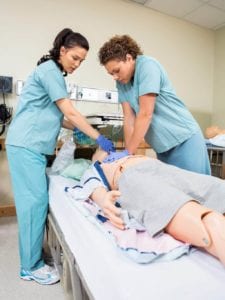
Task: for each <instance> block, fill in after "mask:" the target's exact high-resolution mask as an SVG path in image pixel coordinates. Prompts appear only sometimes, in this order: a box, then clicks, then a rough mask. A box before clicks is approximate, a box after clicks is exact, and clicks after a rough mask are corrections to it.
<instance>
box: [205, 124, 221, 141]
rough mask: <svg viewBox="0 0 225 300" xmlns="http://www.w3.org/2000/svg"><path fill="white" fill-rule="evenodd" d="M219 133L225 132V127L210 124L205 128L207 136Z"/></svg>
mask: <svg viewBox="0 0 225 300" xmlns="http://www.w3.org/2000/svg"><path fill="white" fill-rule="evenodd" d="M219 134H225V129H221V128H219V127H218V126H216V125H213V126H210V127H208V128H206V130H205V137H206V138H207V139H211V138H213V137H215V136H217V135H219Z"/></svg>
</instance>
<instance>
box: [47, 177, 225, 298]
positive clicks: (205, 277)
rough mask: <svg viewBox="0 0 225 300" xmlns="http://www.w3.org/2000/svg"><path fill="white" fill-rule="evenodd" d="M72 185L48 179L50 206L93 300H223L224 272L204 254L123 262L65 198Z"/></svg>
mask: <svg viewBox="0 0 225 300" xmlns="http://www.w3.org/2000/svg"><path fill="white" fill-rule="evenodd" d="M74 183H75V182H74V181H73V180H70V179H66V178H64V177H61V176H51V177H50V186H49V194H50V207H51V210H52V211H53V213H54V216H55V217H56V219H57V222H58V224H59V226H60V228H61V230H62V232H63V233H64V237H65V240H66V242H67V244H68V245H69V247H70V250H71V252H72V253H73V254H74V257H75V258H76V261H77V263H78V265H79V268H80V270H81V272H82V275H83V277H84V279H85V281H86V283H87V284H88V287H89V289H90V291H91V293H92V295H93V297H94V299H96V300H106V299H107V300H150V299H152V300H164V299H166V300H170V299H171V300H178V299H179V300H180V299H182V300H203V299H204V300H222V299H223V300H224V299H225V268H224V267H223V266H222V264H221V263H220V262H219V261H218V260H217V259H215V258H213V257H212V256H210V255H208V254H206V253H204V252H201V251H195V252H193V253H191V254H190V255H188V256H183V257H181V258H179V259H177V260H175V261H171V262H155V263H152V264H147V265H140V264H137V263H135V262H133V261H131V260H130V259H129V258H127V257H126V256H125V255H124V254H122V253H121V252H120V251H119V250H118V249H117V248H116V246H115V245H114V244H113V243H112V242H111V241H110V240H108V239H107V238H106V236H105V235H104V234H103V233H102V232H101V231H100V230H99V229H98V228H97V227H96V226H94V225H93V224H92V223H91V222H89V221H88V220H86V219H85V217H84V216H83V215H82V214H81V213H80V212H79V211H78V210H77V208H76V207H75V206H74V205H73V202H72V201H71V200H69V198H68V197H67V196H66V194H65V192H64V187H65V186H73V185H74Z"/></svg>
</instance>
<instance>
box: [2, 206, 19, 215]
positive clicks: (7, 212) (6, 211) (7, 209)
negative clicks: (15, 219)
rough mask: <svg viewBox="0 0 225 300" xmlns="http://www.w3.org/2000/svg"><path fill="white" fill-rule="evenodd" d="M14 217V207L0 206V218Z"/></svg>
mask: <svg viewBox="0 0 225 300" xmlns="http://www.w3.org/2000/svg"><path fill="white" fill-rule="evenodd" d="M15 215H16V208H15V206H14V205H5V206H0V217H11V216H15Z"/></svg>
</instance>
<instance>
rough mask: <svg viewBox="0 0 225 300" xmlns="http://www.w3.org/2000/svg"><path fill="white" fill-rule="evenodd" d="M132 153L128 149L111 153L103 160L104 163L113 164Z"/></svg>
mask: <svg viewBox="0 0 225 300" xmlns="http://www.w3.org/2000/svg"><path fill="white" fill-rule="evenodd" d="M129 154H130V153H129V152H128V150H127V149H125V150H123V151H120V152H110V153H109V155H108V156H107V157H106V158H105V159H104V160H103V162H104V163H111V162H114V161H115V160H118V159H120V158H122V157H125V156H128V155H129Z"/></svg>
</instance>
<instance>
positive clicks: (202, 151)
mask: <svg viewBox="0 0 225 300" xmlns="http://www.w3.org/2000/svg"><path fill="white" fill-rule="evenodd" d="M157 158H158V159H159V160H161V161H162V162H165V163H167V164H170V165H174V166H176V167H179V168H182V169H185V170H188V171H192V172H196V173H200V174H206V175H210V174H211V168H210V162H209V156H208V152H207V148H206V144H205V140H204V137H203V135H202V133H201V132H200V131H199V132H197V133H196V134H194V135H192V136H191V137H190V138H189V139H188V140H186V141H185V142H183V143H182V144H180V145H178V146H176V147H174V148H172V149H170V150H169V151H167V152H163V153H157Z"/></svg>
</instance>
